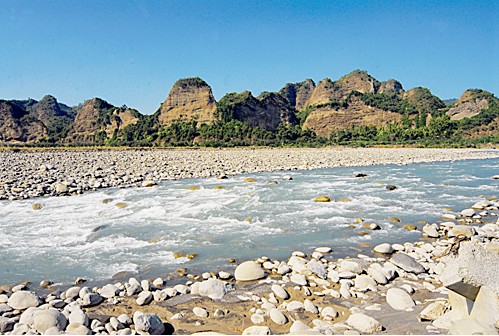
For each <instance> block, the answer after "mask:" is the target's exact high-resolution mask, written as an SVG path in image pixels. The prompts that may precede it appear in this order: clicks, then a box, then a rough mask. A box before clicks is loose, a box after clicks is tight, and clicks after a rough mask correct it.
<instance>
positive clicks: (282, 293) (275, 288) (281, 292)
mask: <svg viewBox="0 0 499 336" xmlns="http://www.w3.org/2000/svg"><path fill="white" fill-rule="evenodd" d="M271 289H272V292H274V294H275V295H276V296H277V297H279V298H281V299H283V300H287V299H289V293H288V292H287V291H286V289H284V288H282V287H281V286H279V285H272V287H271Z"/></svg>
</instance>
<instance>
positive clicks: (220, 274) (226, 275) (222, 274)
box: [218, 271, 231, 280]
mask: <svg viewBox="0 0 499 336" xmlns="http://www.w3.org/2000/svg"><path fill="white" fill-rule="evenodd" d="M218 277H219V278H220V279H222V280H227V279H230V277H231V275H230V273H229V272H224V271H220V272H218Z"/></svg>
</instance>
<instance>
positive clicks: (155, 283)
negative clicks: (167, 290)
mask: <svg viewBox="0 0 499 336" xmlns="http://www.w3.org/2000/svg"><path fill="white" fill-rule="evenodd" d="M164 283H165V282H164V281H163V279H161V278H156V279H154V281H153V282H152V284H153V286H154V287H162V286H163V284H164Z"/></svg>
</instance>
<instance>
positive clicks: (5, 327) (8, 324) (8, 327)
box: [0, 316, 16, 334]
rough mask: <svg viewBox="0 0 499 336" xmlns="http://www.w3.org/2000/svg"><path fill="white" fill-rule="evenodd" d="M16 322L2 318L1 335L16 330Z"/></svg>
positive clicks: (0, 317) (0, 319)
mask: <svg viewBox="0 0 499 336" xmlns="http://www.w3.org/2000/svg"><path fill="white" fill-rule="evenodd" d="M15 324H16V322H15V321H14V320H11V319H10V318H6V317H3V316H0V333H1V334H5V333H6V332H9V331H12V330H14V326H15Z"/></svg>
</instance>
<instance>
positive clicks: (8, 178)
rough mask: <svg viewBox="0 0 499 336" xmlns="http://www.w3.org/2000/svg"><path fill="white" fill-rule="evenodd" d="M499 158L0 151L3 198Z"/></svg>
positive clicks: (413, 152) (493, 153)
mask: <svg viewBox="0 0 499 336" xmlns="http://www.w3.org/2000/svg"><path fill="white" fill-rule="evenodd" d="M496 157H499V150H481V149H422V148H257V149H217V150H210V149H173V150H172V149H151V150H148V149H142V150H140V149H126V150H115V149H111V150H91V149H90V150H22V151H18V152H14V151H11V150H3V151H0V200H2V199H4V200H5V199H7V200H19V199H27V198H33V197H39V196H58V195H74V194H81V193H83V192H87V191H90V190H97V189H101V188H108V187H125V188H126V187H142V186H144V187H145V186H152V185H154V184H155V183H157V182H159V181H162V180H169V179H180V178H193V177H197V178H205V177H214V176H215V177H221V176H228V175H236V174H243V173H252V172H262V171H279V170H309V169H317V168H330V167H344V166H369V165H381V164H409V163H414V162H431V161H449V160H464V159H484V158H496Z"/></svg>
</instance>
